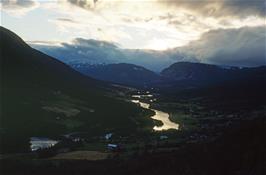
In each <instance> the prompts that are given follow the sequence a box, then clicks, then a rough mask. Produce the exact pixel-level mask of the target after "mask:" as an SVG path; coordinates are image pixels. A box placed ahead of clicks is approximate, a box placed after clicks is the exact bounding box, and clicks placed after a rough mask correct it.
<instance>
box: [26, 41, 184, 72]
mask: <svg viewBox="0 0 266 175" xmlns="http://www.w3.org/2000/svg"><path fill="white" fill-rule="evenodd" d="M28 43H29V44H30V45H31V46H32V47H33V48H35V49H38V50H40V51H42V52H44V53H46V54H48V55H50V56H53V57H55V58H57V59H59V60H61V61H63V62H65V63H67V64H73V63H75V64H80V63H88V64H103V63H105V64H110V63H132V64H136V65H140V66H144V67H146V68H148V69H151V70H154V71H160V70H162V69H163V68H165V67H167V66H169V65H170V64H172V63H174V62H176V61H182V60H183V61H184V59H185V58H184V55H181V54H178V52H174V53H171V52H168V51H167V52H164V51H155V50H140V49H123V48H121V47H119V46H117V45H116V44H115V43H111V42H106V41H98V40H93V39H83V38H76V39H74V40H73V41H72V42H70V43H60V44H59V45H58V44H57V45H54V44H53V45H51V44H50V45H49V42H48V44H47V42H41V41H36V42H28ZM185 60H188V59H185Z"/></svg>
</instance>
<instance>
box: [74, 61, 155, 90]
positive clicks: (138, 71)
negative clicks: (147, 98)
mask: <svg viewBox="0 0 266 175" xmlns="http://www.w3.org/2000/svg"><path fill="white" fill-rule="evenodd" d="M72 67H73V68H75V69H76V70H77V71H79V72H81V73H83V74H85V75H88V76H91V77H93V78H95V79H99V80H104V81H109V82H113V83H119V84H124V85H128V86H136V87H144V86H145V85H148V84H151V83H155V82H156V81H158V80H159V78H160V77H159V75H158V74H156V73H154V72H152V71H150V70H148V69H146V68H144V67H141V66H137V65H134V64H126V63H120V64H108V65H90V64H74V65H72Z"/></svg>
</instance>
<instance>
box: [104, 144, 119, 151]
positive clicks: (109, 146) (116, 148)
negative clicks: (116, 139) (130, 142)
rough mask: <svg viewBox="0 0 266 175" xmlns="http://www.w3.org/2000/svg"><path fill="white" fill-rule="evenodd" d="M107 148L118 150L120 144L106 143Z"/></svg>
mask: <svg viewBox="0 0 266 175" xmlns="http://www.w3.org/2000/svg"><path fill="white" fill-rule="evenodd" d="M107 149H108V150H109V151H120V150H121V148H120V146H119V145H117V144H108V145H107Z"/></svg>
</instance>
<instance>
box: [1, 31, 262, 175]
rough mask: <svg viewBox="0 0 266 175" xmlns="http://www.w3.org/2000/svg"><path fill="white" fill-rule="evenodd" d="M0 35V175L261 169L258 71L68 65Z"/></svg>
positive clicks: (10, 34)
mask: <svg viewBox="0 0 266 175" xmlns="http://www.w3.org/2000/svg"><path fill="white" fill-rule="evenodd" d="M0 36H1V48H3V49H2V50H1V55H0V56H1V57H0V58H1V71H2V72H1V73H2V75H1V83H2V84H1V101H2V102H3V103H2V104H1V125H0V128H1V129H0V138H1V145H0V151H1V155H0V165H1V173H2V172H3V173H4V174H29V175H31V174H32V175H33V174H34V175H35V174H78V175H79V174H89V173H91V174H99V175H100V174H111V175H112V174H118V175H119V174H121V175H124V174H140V175H141V174H147V172H148V173H151V171H152V172H153V173H152V174H154V175H156V174H163V173H166V174H172V173H173V172H174V173H176V172H178V173H179V174H180V175H188V174H189V175H194V174H197V175H198V174H199V175H201V174H217V175H223V174H234V175H238V174H249V173H247V172H255V173H251V174H256V175H260V174H262V173H261V172H263V170H265V169H264V168H265V166H264V165H265V159H264V157H263V156H264V155H265V146H266V145H265V138H264V135H263V133H265V128H266V127H265V126H266V123H265V118H266V101H265V99H266V92H265V89H266V84H265V82H266V81H265V80H266V67H265V66H259V67H253V68H237V67H229V68H228V67H226V68H224V67H221V66H217V65H209V64H203V63H190V62H178V63H174V64H173V65H171V66H169V67H168V68H165V69H164V70H162V71H161V72H160V73H154V72H152V71H150V70H148V69H146V68H143V67H141V66H136V65H133V64H125V63H120V64H110V65H93V66H92V65H87V64H85V65H67V64H65V63H63V62H61V61H58V60H56V59H55V58H52V57H50V56H47V55H45V54H43V53H42V52H39V51H37V50H35V49H32V48H31V47H29V46H28V45H27V44H26V43H25V42H24V41H23V40H22V39H21V38H19V36H17V35H16V34H15V33H13V32H11V31H9V30H8V29H5V28H3V27H1V28H0ZM14 47H15V48H16V52H14V51H13V49H14ZM3 65H4V66H3ZM73 68H74V69H73ZM90 76H92V78H91V77H90ZM250 148H252V149H250ZM253 164H256V166H253ZM177 165H178V166H177ZM14 167H15V168H14ZM150 167H152V168H150ZM77 169H79V171H78V172H76V170H77ZM228 172H229V173H228Z"/></svg>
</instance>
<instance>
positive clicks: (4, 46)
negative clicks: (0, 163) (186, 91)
mask: <svg viewBox="0 0 266 175" xmlns="http://www.w3.org/2000/svg"><path fill="white" fill-rule="evenodd" d="M0 39H1V47H0V48H1V54H0V61H1V76H0V77H1V86H0V87H1V94H0V99H1V106H0V107H1V113H0V114H1V124H0V138H1V145H0V150H1V152H25V151H28V150H29V138H30V137H33V136H37V137H38V136H45V137H56V136H58V135H61V134H66V133H69V132H78V131H80V132H81V131H82V132H86V133H88V134H89V135H91V136H95V135H99V134H103V133H105V132H110V130H112V131H114V132H119V133H124V134H127V133H130V132H134V131H136V130H137V129H138V127H137V125H136V123H135V122H134V121H133V120H132V119H131V118H130V117H136V116H139V113H140V112H141V111H142V110H141V109H140V108H138V107H136V105H134V104H132V103H128V102H125V101H122V100H118V99H115V98H113V97H111V95H110V93H109V92H108V91H106V90H105V88H104V86H105V84H104V83H102V82H100V81H97V80H94V79H92V78H89V77H86V76H84V75H82V74H80V73H79V72H77V71H75V70H73V69H72V68H71V67H69V66H67V65H66V64H64V63H62V62H60V61H58V60H56V59H54V58H52V57H50V56H47V55H45V54H43V53H41V52H39V51H37V50H35V49H32V48H31V47H29V46H28V45H27V44H26V43H25V42H24V41H23V40H22V39H21V38H19V37H18V36H17V35H16V34H14V33H12V32H11V31H9V30H7V29H5V28H3V27H1V28H0ZM134 120H135V119H134Z"/></svg>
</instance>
